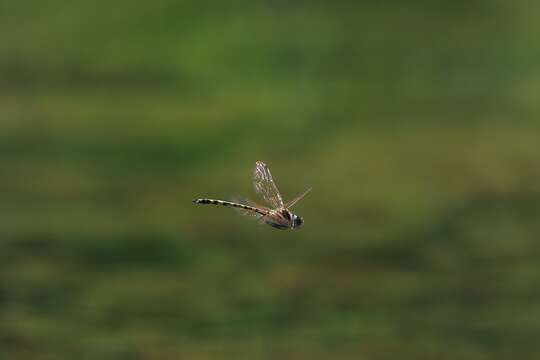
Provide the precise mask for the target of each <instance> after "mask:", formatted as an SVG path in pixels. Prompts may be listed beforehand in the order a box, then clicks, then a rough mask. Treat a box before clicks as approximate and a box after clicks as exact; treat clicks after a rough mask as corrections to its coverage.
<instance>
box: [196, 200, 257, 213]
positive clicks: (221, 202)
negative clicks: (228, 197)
mask: <svg viewBox="0 0 540 360" xmlns="http://www.w3.org/2000/svg"><path fill="white" fill-rule="evenodd" d="M193 202H194V203H195V204H212V205H222V206H231V207H235V208H240V209H244V210H248V211H253V212H255V213H257V214H261V215H266V214H267V212H266V211H263V210H261V209H258V208H256V207H253V206H248V205H244V204H239V203H235V202H232V201H225V200H214V199H196V200H193Z"/></svg>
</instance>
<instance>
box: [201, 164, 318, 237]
mask: <svg viewBox="0 0 540 360" xmlns="http://www.w3.org/2000/svg"><path fill="white" fill-rule="evenodd" d="M253 186H254V187H255V191H256V192H257V193H258V194H260V195H261V196H262V197H263V199H264V200H265V201H266V202H267V203H268V204H269V205H271V207H266V206H261V205H257V204H253V203H251V202H250V201H244V202H233V201H225V200H214V199H196V200H193V202H194V203H195V204H212V205H222V206H231V207H234V208H237V209H239V210H240V211H241V212H242V214H244V215H250V216H254V217H256V218H258V219H260V221H261V222H263V223H266V224H268V225H270V226H272V227H275V228H277V229H280V230H287V229H298V228H299V227H300V226H302V224H303V223H304V220H303V219H302V218H301V217H300V216H298V215H295V214H293V213H292V212H291V211H290V210H289V209H290V208H292V207H293V206H294V205H295V204H296V203H297V202H298V201H300V200H301V199H302V198H303V197H304V196H306V194H307V193H308V192H310V191H311V188H309V189H307V190H306V191H305V192H304V193H303V194H301V195H300V196H298V197H296V198H295V199H293V200H291V201H289V202H287V203H284V202H283V198H282V197H281V194H280V192H279V190H278V189H277V186H276V184H275V183H274V180H273V179H272V175H271V174H270V169H268V166H266V164H265V163H263V162H262V161H257V162H256V163H255V169H254V171H253Z"/></svg>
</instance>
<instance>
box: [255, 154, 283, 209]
mask: <svg viewBox="0 0 540 360" xmlns="http://www.w3.org/2000/svg"><path fill="white" fill-rule="evenodd" d="M253 186H254V187H255V191H256V192H257V193H258V194H260V195H261V196H262V197H263V198H264V200H265V201H266V202H267V203H268V204H270V205H272V207H273V208H274V209H279V208H282V207H283V199H282V197H281V194H280V193H279V190H278V188H277V186H276V184H275V183H274V180H273V179H272V174H270V169H268V166H266V164H265V163H263V162H262V161H257V163H256V164H255V170H254V171H253Z"/></svg>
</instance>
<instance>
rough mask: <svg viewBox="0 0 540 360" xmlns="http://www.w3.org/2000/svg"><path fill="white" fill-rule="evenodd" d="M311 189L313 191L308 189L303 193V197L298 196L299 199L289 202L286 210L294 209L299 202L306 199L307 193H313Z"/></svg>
mask: <svg viewBox="0 0 540 360" xmlns="http://www.w3.org/2000/svg"><path fill="white" fill-rule="evenodd" d="M311 189H312V188H309V189H307V190H306V191H304V192H303V193H302V195H300V196H297V197H296V198H294V199H293V200H291V201H289V202H288V203H287V204H285V208H286V209H290V208H292V207H293V206H294V205H295V204H296V203H297V202H299V201H300V200H302V199H303V198H304V196H306V195H307V193H308V192H310V191H311Z"/></svg>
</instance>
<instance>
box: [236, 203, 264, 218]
mask: <svg viewBox="0 0 540 360" xmlns="http://www.w3.org/2000/svg"><path fill="white" fill-rule="evenodd" d="M232 201H234V202H235V203H238V204H242V205H247V206H250V207H252V208H257V209H259V210H263V211H264V212H268V211H269V209H268V208H266V207H264V206H261V205H258V204H255V203H254V202H253V201H250V200H248V199H244V198H234V199H233V200H232ZM235 210H236V212H237V213H239V214H240V215H245V216H251V217H254V218H257V219H260V218H262V217H263V215H262V214H260V213H258V212H256V211H254V210H250V209H243V208H235Z"/></svg>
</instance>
